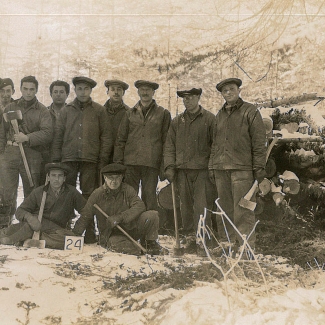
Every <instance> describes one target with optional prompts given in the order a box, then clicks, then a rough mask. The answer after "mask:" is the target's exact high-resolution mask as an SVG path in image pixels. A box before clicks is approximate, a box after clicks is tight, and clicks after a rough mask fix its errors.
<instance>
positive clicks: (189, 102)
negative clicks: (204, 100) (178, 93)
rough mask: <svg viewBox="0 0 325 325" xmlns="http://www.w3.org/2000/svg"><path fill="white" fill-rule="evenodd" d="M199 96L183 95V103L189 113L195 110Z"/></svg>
mask: <svg viewBox="0 0 325 325" xmlns="http://www.w3.org/2000/svg"><path fill="white" fill-rule="evenodd" d="M199 100H200V96H198V95H184V97H183V103H184V106H185V107H186V109H187V110H188V111H189V112H190V113H191V112H193V113H194V112H195V111H196V110H197V108H198V105H199Z"/></svg>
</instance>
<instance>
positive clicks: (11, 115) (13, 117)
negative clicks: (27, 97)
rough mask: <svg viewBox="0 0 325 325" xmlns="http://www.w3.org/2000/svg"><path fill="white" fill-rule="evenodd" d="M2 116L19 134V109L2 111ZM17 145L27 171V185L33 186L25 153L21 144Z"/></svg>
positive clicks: (21, 117) (20, 116) (21, 116)
mask: <svg viewBox="0 0 325 325" xmlns="http://www.w3.org/2000/svg"><path fill="white" fill-rule="evenodd" d="M3 118H4V120H5V121H6V122H10V123H11V125H12V127H13V129H14V131H15V134H19V127H18V122H17V120H22V119H23V115H22V113H21V111H20V110H17V111H9V112H7V113H3ZM18 146H19V149H20V153H21V156H22V158H23V162H24V166H25V170H26V173H27V177H28V181H29V186H30V187H33V186H34V182H33V179H32V174H31V173H30V169H29V166H28V162H27V158H26V155H25V151H24V147H23V144H22V143H18Z"/></svg>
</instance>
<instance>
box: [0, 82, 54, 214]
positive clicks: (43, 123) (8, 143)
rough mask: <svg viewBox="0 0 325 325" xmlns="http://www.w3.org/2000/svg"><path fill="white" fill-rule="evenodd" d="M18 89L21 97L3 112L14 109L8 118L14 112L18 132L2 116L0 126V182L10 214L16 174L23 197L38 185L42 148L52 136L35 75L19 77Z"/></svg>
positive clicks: (14, 194) (48, 115) (47, 113)
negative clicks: (21, 186) (30, 178)
mask: <svg viewBox="0 0 325 325" xmlns="http://www.w3.org/2000/svg"><path fill="white" fill-rule="evenodd" d="M10 87H11V86H10ZM20 91H21V93H22V97H21V98H20V99H18V100H15V101H13V102H12V103H10V104H9V105H7V106H6V108H5V111H4V113H8V112H13V111H14V112H13V113H11V114H10V117H11V118H13V117H15V115H17V119H18V124H19V133H18V134H16V133H15V131H14V128H13V125H12V122H11V121H9V120H8V121H5V119H4V116H3V119H2V123H1V125H0V160H1V173H0V178H1V179H0V183H2V184H5V185H4V186H5V191H4V196H5V200H11V201H12V202H13V208H12V211H11V213H10V215H11V216H12V215H13V213H14V210H15V198H16V196H17V189H18V180H19V175H20V177H21V179H22V182H23V189H24V197H25V198H26V197H27V196H28V195H29V194H30V193H31V191H32V190H33V189H34V188H36V187H38V186H39V184H40V169H41V162H42V155H41V148H43V147H46V146H47V145H49V143H50V142H51V140H52V137H53V129H52V122H51V116H50V113H49V111H48V110H47V109H46V107H45V106H44V105H43V104H41V103H40V102H39V101H38V100H37V97H36V93H37V91H38V81H37V80H36V78H35V77H34V76H27V77H24V78H23V79H22V80H21V85H20ZM17 111H20V112H21V115H22V120H19V114H18V112H17ZM15 112H17V113H15ZM17 119H14V120H17ZM18 144H22V147H23V149H24V153H25V155H26V159H27V163H28V166H29V169H30V173H31V177H32V180H33V183H34V186H33V187H31V186H30V182H29V179H28V176H27V173H26V169H25V166H24V163H23V158H22V154H21V152H20V149H19V145H18Z"/></svg>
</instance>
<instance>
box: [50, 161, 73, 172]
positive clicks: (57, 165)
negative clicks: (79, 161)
mask: <svg viewBox="0 0 325 325" xmlns="http://www.w3.org/2000/svg"><path fill="white" fill-rule="evenodd" d="M52 169H60V170H63V171H64V173H65V174H69V173H70V172H71V169H70V167H69V166H67V165H66V164H64V163H61V162H59V163H48V164H46V165H45V173H46V174H48V173H49V171H50V170H52Z"/></svg>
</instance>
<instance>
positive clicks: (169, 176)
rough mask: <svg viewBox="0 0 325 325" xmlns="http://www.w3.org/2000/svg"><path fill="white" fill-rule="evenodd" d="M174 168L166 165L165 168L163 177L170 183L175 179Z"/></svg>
mask: <svg viewBox="0 0 325 325" xmlns="http://www.w3.org/2000/svg"><path fill="white" fill-rule="evenodd" d="M175 176H176V170H175V168H174V167H167V169H166V170H165V177H166V178H167V179H168V182H169V183H172V182H173V181H174V180H175Z"/></svg>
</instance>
